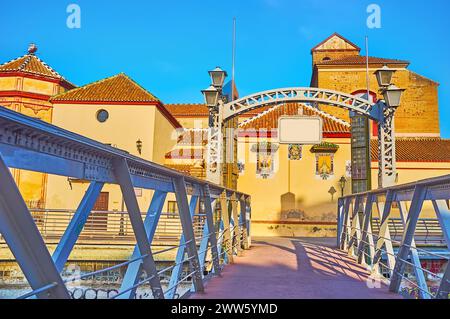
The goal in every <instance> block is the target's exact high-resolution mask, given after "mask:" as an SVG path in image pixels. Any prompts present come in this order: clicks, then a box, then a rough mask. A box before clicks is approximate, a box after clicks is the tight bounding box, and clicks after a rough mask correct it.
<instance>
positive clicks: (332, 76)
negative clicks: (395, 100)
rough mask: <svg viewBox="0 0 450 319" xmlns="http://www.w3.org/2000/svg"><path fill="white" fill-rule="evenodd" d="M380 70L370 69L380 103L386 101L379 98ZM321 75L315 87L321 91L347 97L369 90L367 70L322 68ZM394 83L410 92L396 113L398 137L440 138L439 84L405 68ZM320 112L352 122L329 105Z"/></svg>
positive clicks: (340, 110)
mask: <svg viewBox="0 0 450 319" xmlns="http://www.w3.org/2000/svg"><path fill="white" fill-rule="evenodd" d="M380 67H381V66H380ZM390 67H391V68H395V67H393V66H390ZM377 69H378V68H371V69H369V74H370V91H372V92H374V93H377V98H378V99H383V97H382V95H381V94H379V87H378V83H377V80H376V77H375V75H374V72H375V71H376V70H377ZM317 72H318V75H317V82H316V83H313V85H315V86H317V87H319V88H326V89H332V90H336V91H341V92H346V93H354V92H356V91H360V90H362V91H364V90H366V88H367V85H366V75H365V74H366V70H365V69H364V68H356V67H354V68H350V67H349V68H336V67H335V68H331V67H320V68H319V69H318V71H317ZM392 82H393V83H394V84H395V85H396V86H398V87H400V88H403V89H406V91H405V92H404V94H403V95H402V99H401V104H400V107H399V108H398V109H397V111H396V113H395V128H396V134H397V136H401V135H411V134H413V135H422V136H439V135H440V128H439V110H438V84H437V83H435V82H433V81H431V80H429V79H427V78H425V77H423V76H420V75H419V74H417V73H414V72H412V71H409V70H407V69H405V68H401V69H397V72H396V73H395V74H394V76H393V79H392ZM320 108H321V109H322V110H323V111H325V112H327V113H329V114H332V115H335V116H337V117H339V118H342V119H344V120H346V121H349V113H348V111H346V110H344V109H340V108H336V107H334V106H327V105H320Z"/></svg>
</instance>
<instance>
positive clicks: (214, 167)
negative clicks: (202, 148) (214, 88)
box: [206, 101, 223, 185]
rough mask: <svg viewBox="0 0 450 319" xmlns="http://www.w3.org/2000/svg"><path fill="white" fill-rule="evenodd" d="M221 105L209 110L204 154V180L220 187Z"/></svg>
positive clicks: (221, 158)
mask: <svg viewBox="0 0 450 319" xmlns="http://www.w3.org/2000/svg"><path fill="white" fill-rule="evenodd" d="M222 106H223V103H221V101H220V103H219V105H218V106H216V107H214V108H210V109H209V127H208V145H207V154H206V179H207V180H208V181H210V182H211V183H215V184H219V185H221V184H222V182H223V179H222V168H223V167H222V164H223V123H222V112H221V107H222Z"/></svg>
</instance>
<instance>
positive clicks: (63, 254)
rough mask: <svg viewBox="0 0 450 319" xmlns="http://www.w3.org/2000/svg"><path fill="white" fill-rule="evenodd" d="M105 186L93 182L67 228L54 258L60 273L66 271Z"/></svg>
mask: <svg viewBox="0 0 450 319" xmlns="http://www.w3.org/2000/svg"><path fill="white" fill-rule="evenodd" d="M103 185H104V183H101V182H91V184H90V185H89V188H88V189H87V191H86V193H85V195H84V196H83V199H82V200H81V202H80V205H79V206H78V208H77V211H76V212H75V214H74V215H73V217H72V220H71V221H70V223H69V225H68V226H67V229H66V231H65V232H64V235H63V236H62V237H61V240H60V242H59V244H58V246H57V247H56V249H55V251H54V253H53V256H52V258H53V261H54V262H55V265H56V269H58V271H59V272H61V271H62V270H63V269H64V265H65V263H66V262H67V259H68V258H69V256H70V253H71V252H72V249H73V247H74V246H75V243H76V242H77V239H78V236H80V233H81V231H82V230H83V227H84V225H85V224H86V221H87V219H88V217H89V215H90V213H91V210H92V208H93V207H94V205H95V201H96V200H97V197H98V195H99V194H100V192H101V190H102V188H103Z"/></svg>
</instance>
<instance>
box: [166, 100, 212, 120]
mask: <svg viewBox="0 0 450 319" xmlns="http://www.w3.org/2000/svg"><path fill="white" fill-rule="evenodd" d="M165 107H166V108H167V110H168V111H169V112H170V113H171V114H172V115H173V116H175V117H177V116H180V117H182V116H204V117H207V116H208V115H209V113H208V107H207V106H206V105H205V104H195V103H186V104H184V103H183V104H165Z"/></svg>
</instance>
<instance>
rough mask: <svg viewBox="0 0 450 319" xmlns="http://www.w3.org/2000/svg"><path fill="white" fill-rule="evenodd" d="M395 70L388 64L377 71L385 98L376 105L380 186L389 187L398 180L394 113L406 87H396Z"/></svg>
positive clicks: (378, 80)
mask: <svg viewBox="0 0 450 319" xmlns="http://www.w3.org/2000/svg"><path fill="white" fill-rule="evenodd" d="M394 73H395V70H393V69H391V68H389V67H388V66H387V65H385V66H383V67H382V68H381V69H379V70H377V71H376V72H375V75H376V78H377V82H378V85H379V87H380V88H381V94H382V95H383V98H384V100H380V101H378V102H377V104H376V107H377V109H378V111H379V112H380V115H379V119H380V120H379V122H378V134H379V136H378V152H379V153H378V165H379V168H380V169H379V170H378V174H379V175H378V186H379V187H380V188H381V187H389V186H392V185H395V183H396V181H397V172H396V162H395V132H394V115H395V111H396V110H397V108H398V107H399V106H400V99H401V96H402V93H403V91H404V89H400V88H398V87H396V86H395V85H394V84H393V83H392V76H393V75H394Z"/></svg>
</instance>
